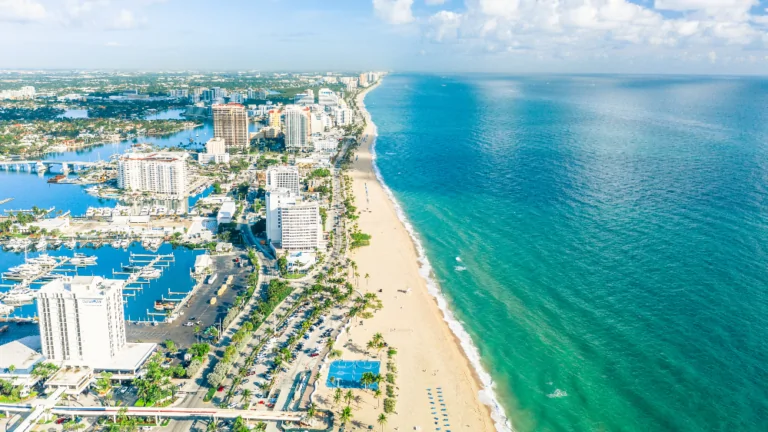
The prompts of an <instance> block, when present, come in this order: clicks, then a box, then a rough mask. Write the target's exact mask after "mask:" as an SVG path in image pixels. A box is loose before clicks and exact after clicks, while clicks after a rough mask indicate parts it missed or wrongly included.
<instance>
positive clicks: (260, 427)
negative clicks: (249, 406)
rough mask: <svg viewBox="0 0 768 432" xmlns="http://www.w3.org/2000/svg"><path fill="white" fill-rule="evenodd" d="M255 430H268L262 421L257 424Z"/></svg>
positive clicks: (262, 431)
mask: <svg viewBox="0 0 768 432" xmlns="http://www.w3.org/2000/svg"><path fill="white" fill-rule="evenodd" d="M253 430H254V431H256V432H264V431H266V430H267V424H266V423H264V422H262V421H260V422H258V423H256V426H254V427H253Z"/></svg>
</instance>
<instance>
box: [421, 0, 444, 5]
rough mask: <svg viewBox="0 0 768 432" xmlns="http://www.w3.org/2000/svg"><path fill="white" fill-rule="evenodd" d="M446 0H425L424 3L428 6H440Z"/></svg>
mask: <svg viewBox="0 0 768 432" xmlns="http://www.w3.org/2000/svg"><path fill="white" fill-rule="evenodd" d="M445 2H446V0H424V4H426V5H427V6H440V5H442V4H445Z"/></svg>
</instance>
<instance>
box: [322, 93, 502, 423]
mask: <svg viewBox="0 0 768 432" xmlns="http://www.w3.org/2000/svg"><path fill="white" fill-rule="evenodd" d="M364 97H365V96H364V94H361V95H360V97H359V98H358V106H359V107H361V109H363V106H364V105H363V98H364ZM365 134H366V135H367V136H368V137H369V139H367V140H365V142H363V143H362V144H361V146H360V148H359V149H358V150H357V152H356V154H357V155H358V156H359V158H358V160H357V161H356V162H355V163H354V168H353V170H351V171H350V176H351V177H352V178H353V192H354V195H355V197H356V198H355V205H356V206H357V207H358V209H359V210H360V212H361V215H360V219H359V220H358V225H359V227H360V230H361V231H362V232H364V233H368V234H371V235H372V236H373V237H372V240H371V245H370V246H366V247H362V248H359V249H356V250H354V251H352V252H351V253H349V256H350V258H351V259H353V260H354V261H356V262H357V265H358V272H359V274H360V278H359V282H358V284H359V287H358V290H359V291H360V292H362V293H365V292H374V293H376V294H377V295H378V296H379V298H380V299H381V300H382V302H383V305H384V307H383V309H382V310H381V311H378V312H376V313H375V315H374V317H373V318H372V319H369V320H364V321H363V322H362V323H358V322H357V320H355V322H354V323H353V324H354V325H352V326H350V330H349V331H348V333H346V334H343V335H342V336H341V338H340V340H339V345H345V346H344V347H342V346H337V348H340V349H342V350H343V356H342V358H343V359H349V360H352V359H366V358H370V355H367V354H366V353H365V345H366V342H367V341H368V340H370V339H371V337H372V336H373V334H374V333H377V332H378V333H381V334H382V335H383V336H384V339H385V341H386V342H387V343H388V344H389V345H390V346H393V347H396V348H397V350H398V354H397V355H396V356H395V360H394V361H395V363H396V366H397V370H398V373H397V406H396V414H395V415H390V416H389V418H388V421H387V424H386V426H385V427H384V430H393V431H394V430H400V431H406V430H408V431H413V430H423V431H433V430H436V428H440V429H439V430H441V431H447V430H451V431H472V432H480V431H493V430H495V428H494V423H493V421H492V419H491V415H490V409H489V407H488V406H486V405H484V404H483V403H481V401H480V397H479V393H480V390H481V386H480V383H479V381H478V379H477V377H476V375H475V373H474V370H473V369H472V367H471V364H470V363H469V361H468V360H467V358H466V357H465V355H464V352H463V351H462V349H461V347H460V345H459V343H458V340H457V339H456V337H455V336H454V334H453V333H452V332H451V330H450V329H449V327H448V325H447V323H446V322H445V321H444V319H443V313H442V311H441V310H440V309H439V308H438V305H437V302H436V300H435V298H434V297H432V296H431V295H430V294H429V292H428V291H427V284H426V281H425V280H424V278H422V277H421V276H420V274H419V262H418V254H417V251H416V248H415V246H414V244H413V241H412V240H411V238H410V236H409V234H408V231H407V230H406V228H405V226H403V223H402V222H401V221H400V220H399V219H398V216H397V213H396V209H395V206H394V204H393V203H392V202H391V201H390V199H389V197H388V195H387V193H386V192H385V190H384V188H383V187H382V186H381V185H380V184H379V182H378V181H377V179H376V175H375V173H374V171H373V165H372V155H371V149H370V146H371V144H372V143H373V139H374V134H375V128H374V126H373V124H372V122H370V121H368V126H367V129H366V131H365ZM366 186H367V188H368V198H369V200H368V201H366V193H365V189H366ZM366 274H368V275H369V276H370V277H369V278H368V279H365V277H364V276H365V275H366ZM409 288H410V292H409V293H407V294H406V293H405V292H404V291H406V290H407V289H409ZM380 290H381V292H380ZM350 341H351V343H350ZM372 355H373V356H376V354H375V353H373V354H372ZM380 357H381V360H382V375H383V374H384V372H386V370H385V368H386V363H387V358H386V355H385V354H384V353H383V352H382V354H381V355H380ZM382 390H383V388H382ZM438 390H439V391H438ZM325 393H326V397H327V395H328V391H327V389H326V390H325ZM358 393H359V394H361V396H362V397H361V400H360V401H359V402H358V403H357V404H353V408H354V409H355V414H354V420H356V421H359V422H362V424H363V425H375V426H376V428H375V429H376V430H380V427H379V426H378V425H377V423H376V419H377V417H378V415H379V414H380V413H381V412H383V409H382V407H381V404H379V407H378V408H377V401H376V399H375V398H374V397H373V396H372V395H371V392H370V391H368V392H358ZM430 397H431V399H430ZM432 402H433V403H434V404H432ZM442 404H444V405H442ZM443 409H445V411H443ZM433 413H434V414H433ZM444 414H447V416H446V415H444ZM435 418H437V419H438V420H437V423H438V424H435V422H436V420H435ZM446 424H448V425H449V426H446Z"/></svg>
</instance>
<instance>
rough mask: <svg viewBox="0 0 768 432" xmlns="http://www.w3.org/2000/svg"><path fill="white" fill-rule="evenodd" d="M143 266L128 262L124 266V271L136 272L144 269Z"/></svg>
mask: <svg viewBox="0 0 768 432" xmlns="http://www.w3.org/2000/svg"><path fill="white" fill-rule="evenodd" d="M143 268H144V267H142V266H138V265H128V264H126V265H124V266H123V271H127V272H129V273H135V272H137V271H141V269H143Z"/></svg>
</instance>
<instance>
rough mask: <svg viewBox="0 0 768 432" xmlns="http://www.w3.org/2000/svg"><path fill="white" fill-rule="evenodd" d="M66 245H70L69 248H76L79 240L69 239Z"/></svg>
mask: <svg viewBox="0 0 768 432" xmlns="http://www.w3.org/2000/svg"><path fill="white" fill-rule="evenodd" d="M64 246H66V247H68V248H70V249H74V248H76V247H77V240H74V239H72V240H67V242H66V243H64Z"/></svg>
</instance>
